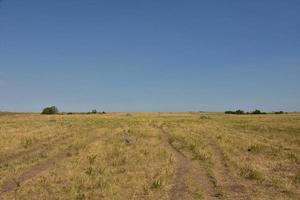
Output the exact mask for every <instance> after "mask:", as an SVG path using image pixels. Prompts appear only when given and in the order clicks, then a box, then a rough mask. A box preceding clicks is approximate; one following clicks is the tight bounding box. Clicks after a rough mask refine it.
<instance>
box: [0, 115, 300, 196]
mask: <svg viewBox="0 0 300 200" xmlns="http://www.w3.org/2000/svg"><path fill="white" fill-rule="evenodd" d="M0 147H1V148H0V199H22V200H23V199H37V200H40V199H273V200H275V199H299V196H300V114H298V113H289V114H281V115H275V114H266V115H225V114H222V113H108V114H89V115H88V114H72V115H67V114H64V115H40V114H30V113H28V114H9V113H3V114H1V115H0Z"/></svg>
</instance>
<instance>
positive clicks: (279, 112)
mask: <svg viewBox="0 0 300 200" xmlns="http://www.w3.org/2000/svg"><path fill="white" fill-rule="evenodd" d="M274 113H275V114H284V112H283V111H277V112H274Z"/></svg>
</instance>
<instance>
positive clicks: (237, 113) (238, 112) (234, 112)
mask: <svg viewBox="0 0 300 200" xmlns="http://www.w3.org/2000/svg"><path fill="white" fill-rule="evenodd" d="M225 114H236V115H243V114H245V112H244V111H243V110H236V111H231V110H228V111H225Z"/></svg>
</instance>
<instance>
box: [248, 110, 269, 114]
mask: <svg viewBox="0 0 300 200" xmlns="http://www.w3.org/2000/svg"><path fill="white" fill-rule="evenodd" d="M251 114H253V115H261V114H266V113H265V112H261V111H260V110H257V109H256V110H254V111H252V112H251Z"/></svg>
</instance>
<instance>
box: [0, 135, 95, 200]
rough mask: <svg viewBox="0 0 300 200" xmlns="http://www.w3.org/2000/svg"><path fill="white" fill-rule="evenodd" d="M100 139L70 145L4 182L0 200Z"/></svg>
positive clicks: (92, 138) (90, 139)
mask: <svg viewBox="0 0 300 200" xmlns="http://www.w3.org/2000/svg"><path fill="white" fill-rule="evenodd" d="M100 138H101V136H94V137H90V138H88V139H87V140H86V141H84V142H82V143H80V144H78V145H71V146H69V147H68V148H66V149H65V150H63V151H62V152H60V153H58V154H56V155H55V156H53V157H51V158H50V159H48V160H46V161H44V162H42V163H39V164H36V165H34V166H33V167H31V168H29V169H28V170H26V171H24V172H23V173H22V174H21V175H19V176H18V177H15V178H13V179H10V180H7V181H5V182H4V183H3V185H2V186H1V188H0V198H1V196H2V195H3V194H5V193H7V192H10V191H13V190H15V189H16V188H17V187H18V186H19V185H21V184H22V183H24V182H25V181H27V180H29V179H32V178H34V177H36V176H37V175H39V174H40V173H42V172H44V171H46V170H49V169H51V168H52V167H54V166H55V164H56V163H58V162H59V161H62V160H63V159H64V158H66V157H67V155H68V153H69V152H70V151H73V150H74V149H75V148H76V149H79V148H83V147H84V146H86V145H88V144H90V143H92V142H94V141H96V140H98V139H100Z"/></svg>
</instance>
